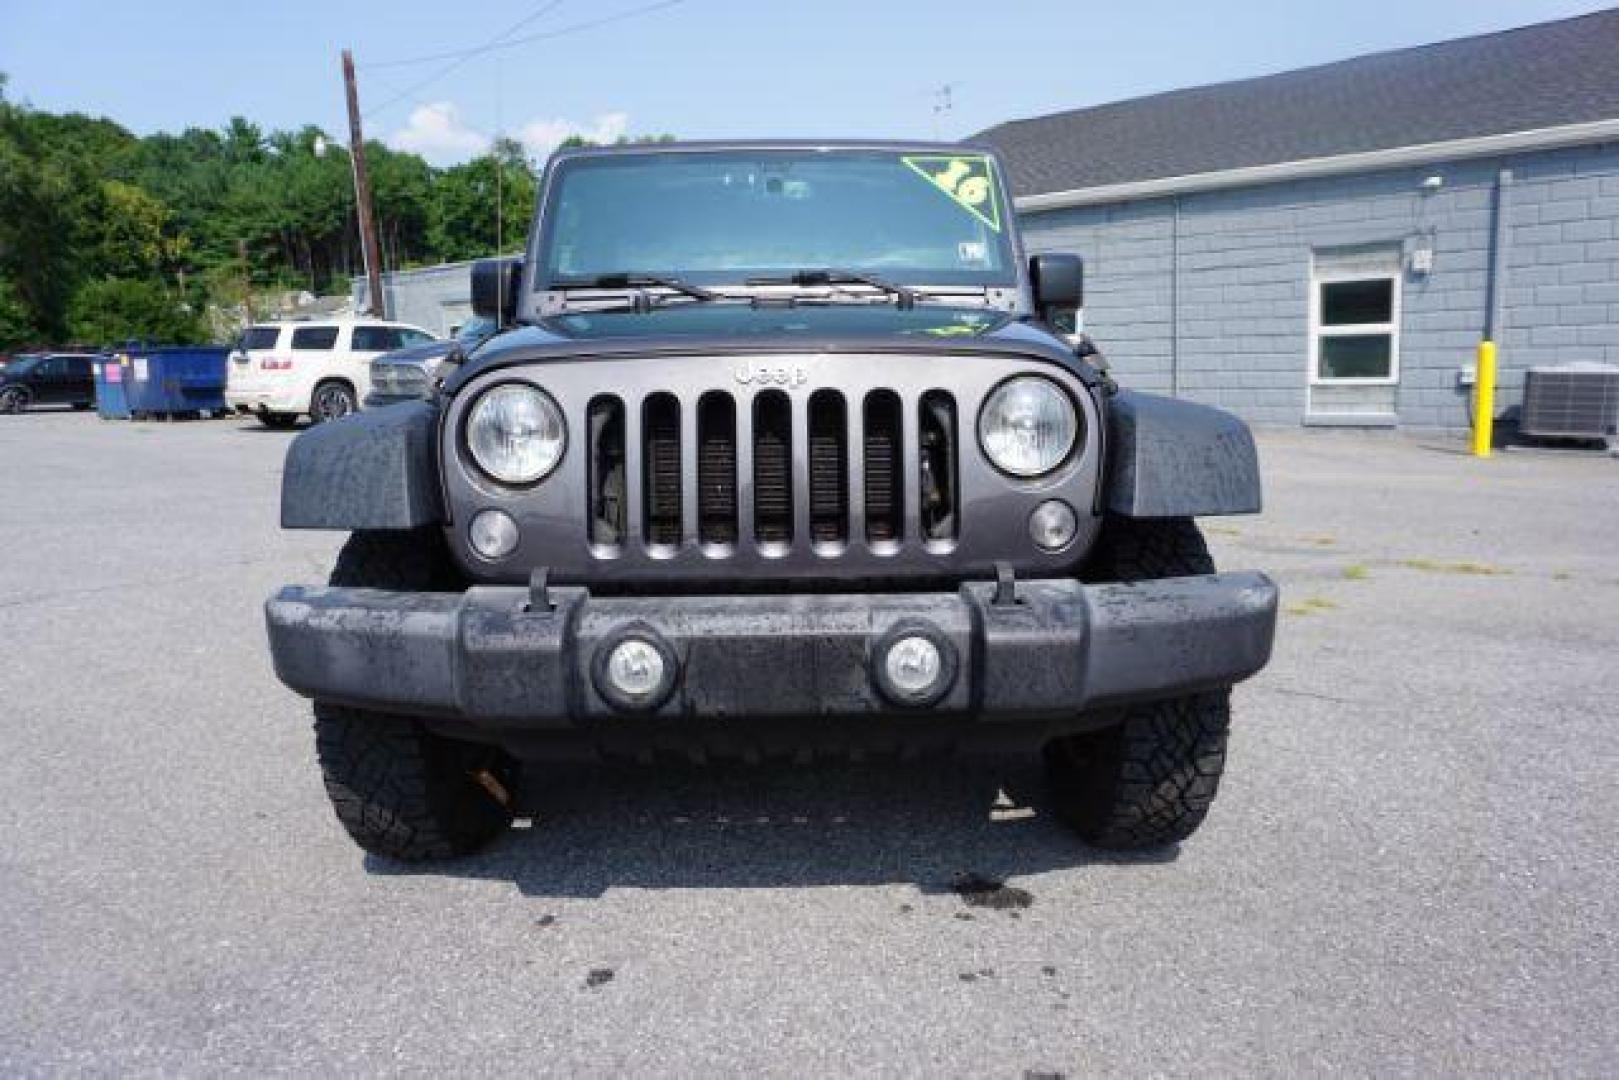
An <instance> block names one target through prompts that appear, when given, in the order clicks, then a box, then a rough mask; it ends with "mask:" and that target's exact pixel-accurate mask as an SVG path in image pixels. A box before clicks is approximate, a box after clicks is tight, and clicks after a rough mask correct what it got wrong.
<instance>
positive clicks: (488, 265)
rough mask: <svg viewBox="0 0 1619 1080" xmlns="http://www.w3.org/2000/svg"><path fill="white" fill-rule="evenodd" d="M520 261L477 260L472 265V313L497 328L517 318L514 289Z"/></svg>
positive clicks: (521, 264)
mask: <svg viewBox="0 0 1619 1080" xmlns="http://www.w3.org/2000/svg"><path fill="white" fill-rule="evenodd" d="M522 276H523V260H522V259H479V260H478V261H477V262H475V263H473V264H472V310H473V312H475V313H476V314H478V315H486V316H488V317H489V318H491V319H494V320H495V322H496V323H497V324H498V325H500V326H507V325H509V324H510V323H512V322H514V321H515V320H516V318H517V287H518V282H519V281H520V280H521V279H522Z"/></svg>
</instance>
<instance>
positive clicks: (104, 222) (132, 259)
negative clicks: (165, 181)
mask: <svg viewBox="0 0 1619 1080" xmlns="http://www.w3.org/2000/svg"><path fill="white" fill-rule="evenodd" d="M101 197H102V198H101V201H102V216H101V218H100V220H99V221H98V222H97V225H98V226H99V229H98V231H99V233H100V236H99V237H98V238H97V244H96V250H95V252H94V258H95V267H94V269H95V270H96V271H97V272H99V273H102V274H107V275H110V276H113V277H137V278H143V277H154V276H156V275H159V274H161V273H163V272H164V271H165V270H167V269H169V268H170V267H172V266H174V265H175V264H176V263H177V262H178V261H179V259H180V258H181V257H182V256H183V255H184V254H185V252H186V250H187V249H188V247H189V242H188V240H187V238H186V237H185V236H184V235H180V234H176V233H174V232H173V231H172V230H171V228H170V215H169V208H168V207H166V206H164V205H163V203H161V202H160V201H158V199H157V198H156V197H154V196H153V195H151V194H149V193H148V192H147V191H145V190H144V189H143V188H139V187H136V186H135V185H134V184H128V183H125V182H124V181H122V180H106V181H103V182H102V185H101Z"/></svg>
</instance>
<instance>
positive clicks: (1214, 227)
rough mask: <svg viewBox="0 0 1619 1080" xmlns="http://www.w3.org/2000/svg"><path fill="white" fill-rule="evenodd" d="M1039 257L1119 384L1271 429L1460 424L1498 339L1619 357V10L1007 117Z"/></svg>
mask: <svg viewBox="0 0 1619 1080" xmlns="http://www.w3.org/2000/svg"><path fill="white" fill-rule="evenodd" d="M971 141H973V142H976V143H981V144H987V145H989V146H992V147H995V148H996V149H998V150H999V151H1000V152H1001V153H1002V155H1003V156H1004V159H1005V161H1006V164H1007V168H1008V171H1009V173H1010V175H1011V179H1012V182H1013V187H1014V191H1015V195H1016V203H1017V209H1018V214H1019V218H1020V221H1021V224H1022V228H1023V233H1024V237H1025V241H1026V244H1027V246H1028V248H1029V250H1031V251H1073V252H1077V253H1079V254H1081V255H1083V256H1085V258H1086V261H1087V299H1086V312H1085V322H1086V328H1087V330H1089V331H1090V333H1091V334H1092V335H1093V336H1094V337H1095V338H1096V339H1097V341H1098V343H1099V344H1100V345H1101V347H1102V349H1103V351H1104V352H1105V353H1106V355H1107V356H1108V358H1109V360H1110V362H1111V363H1112V365H1113V367H1114V368H1115V370H1116V371H1118V372H1119V373H1120V375H1121V377H1122V378H1123V379H1126V380H1127V381H1128V382H1129V383H1130V385H1132V386H1135V387H1138V388H1141V389H1146V390H1155V391H1159V392H1164V393H1172V394H1178V395H1182V396H1185V397H1188V398H1193V399H1197V400H1202V401H1206V402H1209V403H1212V404H1217V405H1221V406H1224V407H1227V408H1231V409H1233V410H1235V411H1237V412H1239V413H1241V414H1243V415H1245V416H1247V417H1248V418H1250V419H1251V420H1253V421H1255V422H1258V423H1269V424H1289V425H1296V424H1300V423H1303V424H1320V425H1356V426H1395V425H1402V426H1406V427H1411V428H1446V429H1454V428H1462V427H1465V426H1467V424H1468V423H1469V408H1470V400H1471V396H1470V382H1471V378H1472V371H1473V365H1474V360H1475V355H1476V350H1477V346H1478V343H1479V341H1480V339H1481V337H1483V336H1484V335H1485V334H1486V333H1489V334H1492V335H1493V338H1494V340H1495V341H1496V343H1497V345H1498V349H1499V363H1500V370H1501V378H1500V387H1501V389H1500V392H1499V394H1498V399H1497V405H1498V409H1497V412H1498V414H1501V413H1505V414H1507V415H1508V416H1509V417H1510V414H1511V413H1512V412H1513V411H1514V409H1515V407H1516V406H1517V404H1518V403H1519V394H1520V393H1521V387H1522V384H1523V373H1524V372H1525V370H1526V369H1528V368H1529V367H1531V366H1537V365H1546V364H1560V363H1565V362H1573V361H1599V362H1600V361H1606V362H1610V363H1619V10H1610V11H1604V12H1599V13H1597V14H1593V15H1587V16H1583V17H1580V18H1574V19H1568V20H1563V21H1560V22H1554V23H1545V24H1540V25H1535V26H1529V27H1525V28H1522V29H1518V30H1511V31H1507V32H1504V33H1497V34H1489V35H1484V36H1481V37H1473V38H1466V39H1462V40H1457V41H1449V42H1444V43H1440V44H1436V45H1428V46H1423V47H1420V48H1414V49H1406V50H1401V51H1397V52H1388V53H1379V54H1376V55H1372V56H1364V57H1360V58H1357V59H1352V60H1347V61H1343V62H1340V63H1334V64H1328V65H1325V66H1322V67H1314V68H1308V69H1304V70H1299V71H1291V72H1286V73H1283V74H1279V75H1271V76H1266V77H1262V78H1255V79H1248V80H1244V81H1241V82H1233V83H1224V84H1220V85H1215V86H1205V87H1199V88H1195V89H1189V90H1180V91H1175V92H1172V93H1165V94H1158V95H1155V96H1152V97H1145V98H1138V99H1134V100H1129V101H1121V102H1116V103H1113V104H1108V105H1100V106H1096V107H1092V108H1084V109H1077V110H1074V111H1071V112H1063V113H1058V114H1055V115H1051V116H1042V117H1037V118H1034V119H1028V120H1018V121H1013V122H1010V123H1006V124H1001V125H999V126H997V127H994V128H991V129H989V130H988V131H984V132H982V133H980V134H979V135H977V136H975V137H974V138H973V139H972V140H971Z"/></svg>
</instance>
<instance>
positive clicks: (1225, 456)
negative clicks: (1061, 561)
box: [1103, 390, 1261, 518]
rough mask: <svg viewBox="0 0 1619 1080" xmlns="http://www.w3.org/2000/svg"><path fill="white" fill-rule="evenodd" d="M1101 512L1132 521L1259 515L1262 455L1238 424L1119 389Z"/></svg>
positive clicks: (1207, 408)
mask: <svg viewBox="0 0 1619 1080" xmlns="http://www.w3.org/2000/svg"><path fill="white" fill-rule="evenodd" d="M1107 418H1108V419H1107V453H1108V465H1107V476H1106V493H1105V496H1104V499H1103V508H1104V509H1105V510H1107V511H1108V512H1110V513H1114V514H1121V515H1123V516H1125V517H1134V518H1166V517H1202V516H1212V515H1220V514H1256V513H1258V512H1259V510H1260V509H1261V496H1260V479H1259V451H1258V449H1257V448H1256V447H1255V446H1254V436H1253V432H1251V431H1249V430H1248V425H1247V424H1245V423H1244V422H1243V421H1242V420H1241V419H1240V418H1238V417H1236V416H1234V415H1232V414H1231V413H1228V412H1226V411H1225V410H1224V409H1216V408H1214V407H1213V406H1211V405H1200V404H1198V403H1197V402H1194V401H1184V400H1182V399H1180V398H1170V397H1162V396H1160V395H1158V394H1142V393H1137V392H1134V391H1129V390H1121V391H1120V392H1119V393H1117V394H1116V395H1114V397H1113V398H1112V399H1111V400H1110V401H1109V402H1108V410H1107Z"/></svg>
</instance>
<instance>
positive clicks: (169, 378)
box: [124, 345, 230, 419]
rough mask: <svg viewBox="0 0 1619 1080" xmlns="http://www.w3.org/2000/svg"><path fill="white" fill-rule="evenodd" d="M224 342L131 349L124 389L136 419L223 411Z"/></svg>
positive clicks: (226, 354) (225, 350)
mask: <svg viewBox="0 0 1619 1080" xmlns="http://www.w3.org/2000/svg"><path fill="white" fill-rule="evenodd" d="M229 353H230V350H229V349H227V348H225V347H224V346H214V345H205V346H188V345H173V346H161V347H158V348H149V349H131V350H130V351H129V353H128V356H129V366H127V367H125V368H124V393H125V394H126V395H127V397H128V399H129V411H130V413H131V414H132V415H133V416H135V417H136V418H137V419H144V418H146V417H151V416H162V417H172V416H180V415H188V414H196V413H222V412H224V411H225V358H226V357H227V356H228V355H229Z"/></svg>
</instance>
